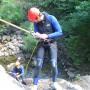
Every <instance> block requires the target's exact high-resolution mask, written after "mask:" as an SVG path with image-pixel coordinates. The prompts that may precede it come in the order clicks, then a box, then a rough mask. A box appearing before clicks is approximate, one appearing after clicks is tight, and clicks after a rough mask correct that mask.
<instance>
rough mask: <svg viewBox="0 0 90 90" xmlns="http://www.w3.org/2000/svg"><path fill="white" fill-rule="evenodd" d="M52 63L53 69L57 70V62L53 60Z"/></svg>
mask: <svg viewBox="0 0 90 90" xmlns="http://www.w3.org/2000/svg"><path fill="white" fill-rule="evenodd" d="M51 61H52V67H53V68H56V67H57V60H55V59H52V60H51Z"/></svg>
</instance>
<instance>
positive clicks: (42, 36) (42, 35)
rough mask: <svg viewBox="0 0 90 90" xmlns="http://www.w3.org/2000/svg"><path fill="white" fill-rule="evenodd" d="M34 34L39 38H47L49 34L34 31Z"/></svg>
mask: <svg viewBox="0 0 90 90" xmlns="http://www.w3.org/2000/svg"><path fill="white" fill-rule="evenodd" d="M34 36H35V37H36V38H38V39H42V40H46V39H47V38H48V35H47V34H40V33H38V32H36V33H34Z"/></svg>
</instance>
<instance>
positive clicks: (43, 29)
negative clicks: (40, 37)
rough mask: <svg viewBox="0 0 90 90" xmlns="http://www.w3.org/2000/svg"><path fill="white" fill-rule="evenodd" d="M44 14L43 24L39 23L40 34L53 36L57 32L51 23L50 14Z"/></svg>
mask: <svg viewBox="0 0 90 90" xmlns="http://www.w3.org/2000/svg"><path fill="white" fill-rule="evenodd" d="M43 14H44V20H42V21H41V22H39V23H37V25H38V32H39V33H41V34H43V33H45V34H51V33H53V32H54V31H55V30H53V28H52V25H51V23H50V21H49V20H48V18H47V17H48V14H47V13H45V12H43Z"/></svg>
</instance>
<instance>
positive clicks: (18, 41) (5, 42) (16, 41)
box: [0, 35, 23, 56]
mask: <svg viewBox="0 0 90 90" xmlns="http://www.w3.org/2000/svg"><path fill="white" fill-rule="evenodd" d="M22 46H23V41H22V36H20V35H12V36H7V35H4V36H2V43H0V56H9V55H15V54H18V53H20V52H21V50H20V48H19V47H22Z"/></svg>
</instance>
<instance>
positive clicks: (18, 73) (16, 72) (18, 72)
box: [8, 57, 26, 85]
mask: <svg viewBox="0 0 90 90" xmlns="http://www.w3.org/2000/svg"><path fill="white" fill-rule="evenodd" d="M20 59H21V58H20V57H19V58H18V59H17V61H16V62H15V63H14V64H13V66H12V69H11V70H10V72H9V74H10V75H11V76H13V77H14V78H15V79H16V80H18V81H21V82H22V83H23V84H25V85H26V83H25V82H24V80H23V79H24V66H23V65H22V64H21V62H20ZM8 67H9V66H8Z"/></svg>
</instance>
